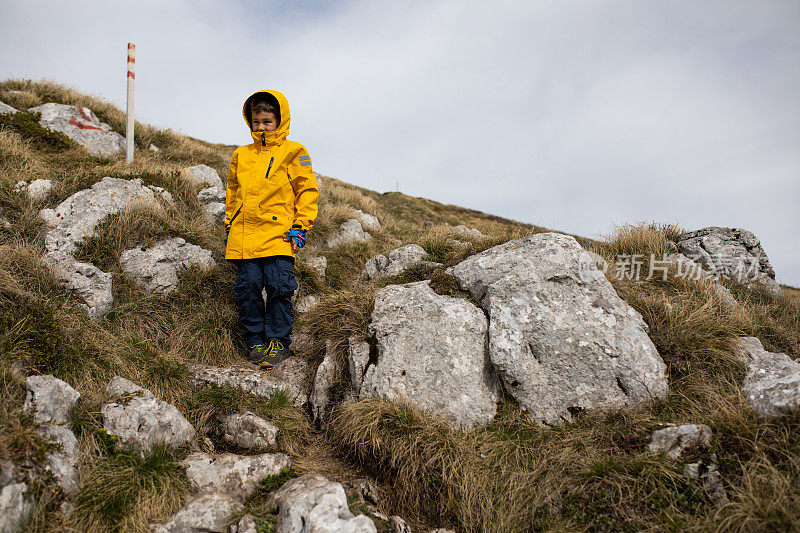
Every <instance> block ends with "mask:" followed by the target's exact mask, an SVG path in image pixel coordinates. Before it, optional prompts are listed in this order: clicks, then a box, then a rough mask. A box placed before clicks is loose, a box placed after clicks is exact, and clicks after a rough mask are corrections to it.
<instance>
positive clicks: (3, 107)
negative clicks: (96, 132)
mask: <svg viewBox="0 0 800 533" xmlns="http://www.w3.org/2000/svg"><path fill="white" fill-rule="evenodd" d="M18 112H19V111H17V110H16V109H14V108H13V107H11V106H10V105H8V104H6V103H4V102H0V115H2V114H5V113H9V114H12V113H18ZM0 531H4V530H3V529H2V528H0Z"/></svg>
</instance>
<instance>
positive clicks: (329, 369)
mask: <svg viewBox="0 0 800 533" xmlns="http://www.w3.org/2000/svg"><path fill="white" fill-rule="evenodd" d="M341 371H342V369H341V366H340V365H339V361H338V360H337V358H336V353H335V351H334V350H333V343H332V342H331V341H330V340H328V341H325V358H324V359H323V360H322V363H320V365H319V366H318V367H317V373H316V374H315V375H314V385H313V387H312V388H311V396H310V397H309V401H310V402H311V414H312V415H313V416H314V421H316V422H317V423H319V424H322V425H324V424H325V422H326V421H327V420H326V419H327V416H326V415H327V410H328V404H329V403H330V390H331V388H332V387H333V385H334V384H335V383H336V378H337V376H339V375H340V374H341Z"/></svg>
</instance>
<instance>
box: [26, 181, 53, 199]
mask: <svg viewBox="0 0 800 533" xmlns="http://www.w3.org/2000/svg"><path fill="white" fill-rule="evenodd" d="M51 190H53V182H52V181H50V180H45V179H36V180H33V181H32V182H30V183H29V184H28V196H29V197H31V198H32V199H33V200H43V199H44V198H46V197H47V195H48V194H50V191H51Z"/></svg>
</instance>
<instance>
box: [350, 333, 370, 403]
mask: <svg viewBox="0 0 800 533" xmlns="http://www.w3.org/2000/svg"><path fill="white" fill-rule="evenodd" d="M347 364H348V367H349V368H348V369H349V370H350V385H351V386H352V387H353V391H354V392H355V393H356V394H357V395H358V394H361V383H362V381H364V371H365V370H366V369H367V365H368V364H369V343H368V342H366V341H359V340H358V339H356V338H355V337H350V338H349V339H348V341H347Z"/></svg>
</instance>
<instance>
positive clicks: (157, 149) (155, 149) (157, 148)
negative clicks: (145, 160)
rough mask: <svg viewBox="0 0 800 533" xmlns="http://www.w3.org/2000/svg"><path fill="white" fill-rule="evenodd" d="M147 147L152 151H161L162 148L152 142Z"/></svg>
mask: <svg viewBox="0 0 800 533" xmlns="http://www.w3.org/2000/svg"><path fill="white" fill-rule="evenodd" d="M147 149H148V150H150V151H151V152H160V151H161V148H159V147H158V146H156V145H155V144H153V143H150V146H148V147H147Z"/></svg>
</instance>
